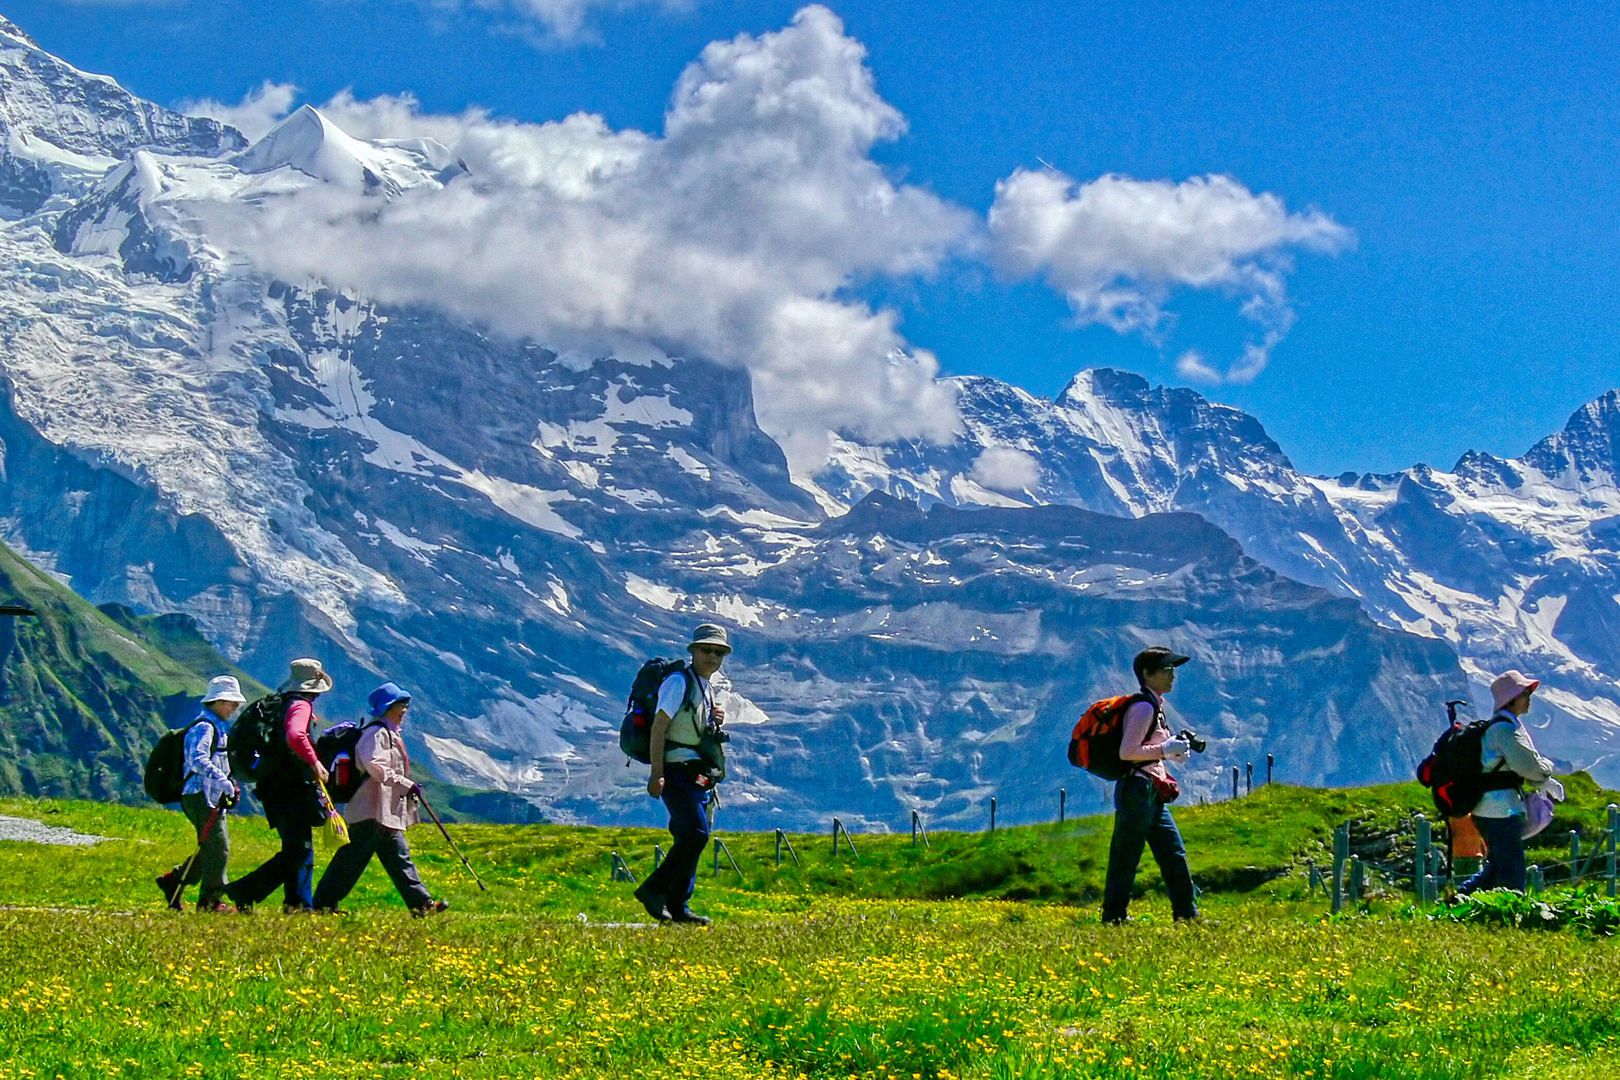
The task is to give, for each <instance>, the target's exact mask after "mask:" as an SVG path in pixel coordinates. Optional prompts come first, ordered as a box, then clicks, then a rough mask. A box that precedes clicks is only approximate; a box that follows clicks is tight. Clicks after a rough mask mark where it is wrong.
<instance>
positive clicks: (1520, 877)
mask: <svg viewBox="0 0 1620 1080" xmlns="http://www.w3.org/2000/svg"><path fill="white" fill-rule="evenodd" d="M1540 685H1541V683H1540V681H1539V680H1536V679H1532V678H1530V676H1528V675H1526V674H1525V673H1524V672H1522V671H1518V670H1513V671H1504V672H1503V673H1502V674H1501V675H1500V676H1498V677H1497V679H1496V681H1494V682H1492V683H1491V703H1492V704H1493V705H1494V706H1495V707H1496V712H1495V713H1493V714H1492V715H1491V718H1490V720H1489V721H1488V723H1489V725H1490V726H1489V727H1487V728H1486V729H1485V735H1484V738H1483V739H1481V741H1480V750H1479V757H1480V767H1481V769H1482V770H1483V771H1484V772H1486V773H1494V772H1507V773H1515V774H1517V775H1518V778H1519V782H1518V783H1517V784H1515V785H1513V786H1512V787H1507V788H1501V789H1498V790H1495V791H1487V792H1485V794H1484V795H1482V796H1480V800H1479V805H1478V806H1476V807H1474V815H1473V816H1474V825H1475V826H1476V827H1477V828H1478V829H1479V835H1480V837H1481V838H1482V839H1484V841H1485V848H1486V854H1485V865H1484V866H1482V867H1480V868H1479V873H1477V874H1475V875H1474V876H1473V877H1471V878H1469V879H1468V880H1467V881H1465V882H1463V883H1462V884H1461V885H1460V886H1458V888H1457V891H1458V892H1459V893H1462V894H1463V895H1467V894H1468V893H1472V892H1477V891H1479V890H1480V889H1514V890H1516V891H1518V892H1524V889H1525V885H1526V882H1527V878H1528V872H1527V870H1526V868H1525V865H1524V821H1525V802H1524V787H1525V785H1526V784H1528V785H1530V786H1532V787H1539V788H1542V789H1544V790H1546V791H1547V793H1548V794H1549V795H1550V796H1552V797H1553V798H1555V799H1561V798H1563V796H1564V787H1563V785H1562V784H1560V783H1559V782H1558V781H1557V780H1555V779H1553V763H1552V762H1550V761H1548V760H1547V759H1546V758H1544V757H1542V756H1541V755H1540V754H1539V753H1537V752H1536V745H1535V743H1533V742H1531V741H1530V732H1529V731H1528V730H1526V728H1525V726H1524V724H1523V723H1521V722H1520V718H1521V717H1523V716H1524V715H1526V714H1527V713H1529V711H1530V698H1531V695H1533V694H1534V693H1535V692H1536V687H1538V686H1540Z"/></svg>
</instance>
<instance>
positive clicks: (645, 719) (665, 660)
mask: <svg viewBox="0 0 1620 1080" xmlns="http://www.w3.org/2000/svg"><path fill="white" fill-rule="evenodd" d="M677 671H681V672H685V673H686V696H685V697H684V698H683V699H682V700H681V704H682V705H683V706H684V705H685V704H686V702H688V701H690V700H691V699H692V691H694V690H695V689H697V679H696V677H694V676H693V674H692V669H691V668H689V667H687V666H686V661H685V660H673V659H670V658H669V657H667V656H655V657H653V658H652V659H651V660H648V661H647V662H646V663H645V664H642V665H641V670H640V671H638V672H636V680H635V682H633V683H631V684H630V699H629V700H628V701H626V702H625V706H624V722H623V723H621V724H620V725H619V749H620V750H623V751H624V756H625V757H627V758H629V759H631V760H632V761H639V762H641V763H642V764H643V765H651V764H652V725H653V718H654V717H656V716H657V715H658V688H659V687H660V686H663V685H664V680H665V679H667V678H669V677H670V676H671V675H673V674H675V673H676V672H677Z"/></svg>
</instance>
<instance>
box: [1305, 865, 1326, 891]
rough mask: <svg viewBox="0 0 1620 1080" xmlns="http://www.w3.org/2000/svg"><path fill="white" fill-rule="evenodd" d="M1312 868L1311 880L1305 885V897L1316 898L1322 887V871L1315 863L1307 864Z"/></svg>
mask: <svg viewBox="0 0 1620 1080" xmlns="http://www.w3.org/2000/svg"><path fill="white" fill-rule="evenodd" d="M1307 865H1308V866H1309V867H1310V872H1311V874H1310V878H1309V879H1308V880H1307V883H1306V885H1305V895H1306V896H1315V895H1316V890H1317V889H1319V888H1321V887H1322V871H1320V870H1318V869H1317V868H1316V864H1315V863H1309V864H1307Z"/></svg>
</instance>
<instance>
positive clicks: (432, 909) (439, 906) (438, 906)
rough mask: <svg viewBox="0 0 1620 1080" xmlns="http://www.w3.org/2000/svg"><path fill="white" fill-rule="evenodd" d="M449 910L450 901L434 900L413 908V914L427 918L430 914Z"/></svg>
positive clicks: (419, 917) (420, 917)
mask: <svg viewBox="0 0 1620 1080" xmlns="http://www.w3.org/2000/svg"><path fill="white" fill-rule="evenodd" d="M449 910H450V901H448V900H434V901H432V902H431V903H427V904H423V905H422V906H421V907H413V908H411V914H412V915H413V916H414V917H416V918H418V919H425V918H427V917H428V916H429V915H438V914H441V913H443V912H446V911H449Z"/></svg>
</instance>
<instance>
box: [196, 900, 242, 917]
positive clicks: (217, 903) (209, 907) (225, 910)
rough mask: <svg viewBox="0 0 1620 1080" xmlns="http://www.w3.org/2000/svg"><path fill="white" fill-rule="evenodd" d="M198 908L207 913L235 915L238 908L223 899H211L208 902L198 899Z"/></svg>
mask: <svg viewBox="0 0 1620 1080" xmlns="http://www.w3.org/2000/svg"><path fill="white" fill-rule="evenodd" d="M197 910H198V911H200V912H202V913H203V914H205V915H235V914H236V909H235V908H234V907H232V906H231V905H230V904H227V903H226V902H225V901H223V900H211V901H209V902H208V903H206V904H205V903H203V902H202V901H201V900H199V901H197Z"/></svg>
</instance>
